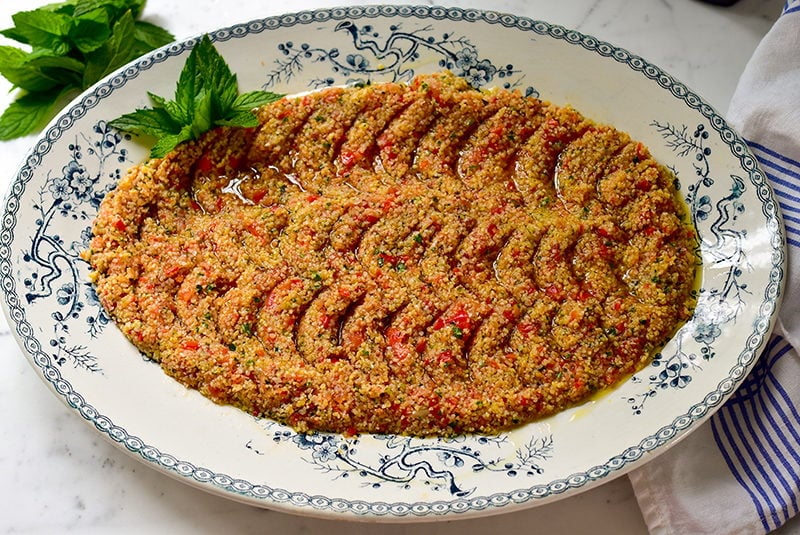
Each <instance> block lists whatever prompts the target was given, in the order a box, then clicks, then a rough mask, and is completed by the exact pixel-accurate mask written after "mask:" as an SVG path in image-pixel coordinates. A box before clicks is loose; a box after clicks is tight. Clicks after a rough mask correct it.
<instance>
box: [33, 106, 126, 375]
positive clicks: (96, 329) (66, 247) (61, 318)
mask: <svg viewBox="0 0 800 535" xmlns="http://www.w3.org/2000/svg"><path fill="white" fill-rule="evenodd" d="M93 131H94V134H95V136H96V137H95V139H89V138H88V137H85V136H84V137H83V138H82V139H76V140H75V141H74V142H73V143H70V144H68V146H67V148H68V150H69V159H68V160H67V163H66V165H64V166H63V167H62V168H61V174H60V175H56V176H52V175H50V174H48V176H47V179H46V180H45V182H44V186H43V187H42V188H41V189H40V191H39V194H38V202H37V203H36V204H35V205H34V209H35V210H37V211H38V213H39V214H40V215H39V217H38V218H37V220H36V231H35V233H34V234H33V236H32V237H31V245H30V248H28V249H27V250H26V251H25V253H24V254H23V257H22V260H23V262H24V263H25V264H26V265H28V266H30V271H29V272H28V273H27V275H26V276H25V277H24V278H23V284H24V285H25V288H26V293H25V299H26V301H27V302H28V303H29V304H32V303H35V302H37V301H39V300H41V299H45V300H47V299H48V298H50V297H51V296H55V303H56V304H57V305H58V308H57V310H54V311H53V312H52V313H51V317H52V319H53V331H54V332H53V333H52V337H51V338H50V340H49V345H50V348H51V351H52V353H51V356H52V358H53V360H54V362H55V363H57V364H58V365H63V364H65V363H67V362H70V363H72V364H73V365H74V366H76V367H78V368H83V369H85V370H88V371H91V372H99V371H101V368H100V364H99V362H98V360H97V357H96V356H95V355H92V354H91V353H90V352H89V351H88V350H87V348H86V347H85V346H84V345H82V344H72V343H70V341H69V340H70V330H71V326H72V324H73V323H75V322H76V321H79V320H81V319H83V320H84V328H85V329H86V331H87V332H88V333H89V335H90V336H92V337H95V336H97V335H99V334H100V333H101V332H102V330H103V328H104V327H105V326H106V325H107V324H108V322H109V317H108V314H107V313H106V312H105V310H104V309H103V307H102V306H101V305H100V302H99V300H98V299H97V295H96V294H95V291H94V286H92V284H91V283H90V282H88V281H87V280H86V277H85V276H83V275H82V273H81V267H80V266H81V264H82V263H83V261H82V260H81V258H80V253H81V251H82V250H84V249H86V248H87V247H88V246H89V240H90V239H91V226H90V223H91V220H92V218H93V217H94V216H95V215H96V213H97V209H98V207H99V206H100V202H101V201H102V199H103V197H104V196H105V194H106V193H107V192H108V191H110V190H111V189H112V188H113V185H112V184H115V183H116V181H117V180H118V179H119V178H120V175H121V169H120V164H122V163H126V162H128V158H127V154H128V151H127V149H125V148H123V147H122V146H121V144H122V141H123V137H122V136H121V135H120V134H119V133H117V132H115V131H113V130H112V129H111V128H110V127H109V126H108V125H107V124H106V123H105V121H100V122H98V123H97V124H96V125H95V126H94V129H93ZM102 184H106V185H102ZM65 220H66V221H70V220H71V221H73V222H74V221H82V222H86V226H85V227H84V228H83V230H82V231H81V232H80V233H79V239H78V240H77V241H73V242H71V243H66V242H65V240H64V239H63V238H62V237H61V235H60V234H59V232H58V229H59V228H61V227H62V226H63V225H64V223H65Z"/></svg>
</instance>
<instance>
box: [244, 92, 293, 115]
mask: <svg viewBox="0 0 800 535" xmlns="http://www.w3.org/2000/svg"><path fill="white" fill-rule="evenodd" d="M281 98H283V95H279V94H277V93H270V92H269V91H250V92H248V93H242V94H241V95H239V96H237V97H236V100H234V101H233V110H234V111H237V112H241V111H246V112H249V111H252V110H253V109H255V108H258V107H261V106H263V105H264V104H269V103H270V102H275V101H276V100H280V99H281Z"/></svg>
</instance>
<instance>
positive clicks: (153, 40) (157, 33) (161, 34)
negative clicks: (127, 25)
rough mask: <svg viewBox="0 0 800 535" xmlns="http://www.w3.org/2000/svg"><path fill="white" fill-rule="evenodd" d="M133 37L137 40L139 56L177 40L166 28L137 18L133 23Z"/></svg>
mask: <svg viewBox="0 0 800 535" xmlns="http://www.w3.org/2000/svg"><path fill="white" fill-rule="evenodd" d="M133 38H134V39H135V40H136V46H135V48H136V52H137V56H141V55H142V54H144V53H145V52H149V51H150V50H154V49H156V48H159V47H162V46H164V45H166V44H168V43H171V42H172V41H174V40H175V38H174V37H173V36H172V34H171V33H169V32H168V31H167V30H165V29H164V28H161V27H160V26H156V25H155V24H150V23H149V22H144V21H141V20H137V21H136V23H135V24H134V25H133Z"/></svg>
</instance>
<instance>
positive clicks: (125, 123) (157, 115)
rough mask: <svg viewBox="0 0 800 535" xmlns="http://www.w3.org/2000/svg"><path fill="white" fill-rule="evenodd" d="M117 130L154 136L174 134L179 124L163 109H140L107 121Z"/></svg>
mask: <svg viewBox="0 0 800 535" xmlns="http://www.w3.org/2000/svg"><path fill="white" fill-rule="evenodd" d="M108 124H109V125H111V126H113V127H114V128H116V129H118V130H122V131H124V132H131V133H134V134H143V135H146V136H152V137H155V138H160V137H165V136H169V135H174V134H177V133H178V132H180V130H181V125H180V124H179V123H177V122H175V121H173V120H172V118H171V117H170V116H169V114H168V113H167V112H166V111H165V110H163V109H154V110H153V109H140V110H136V111H135V112H133V113H127V114H125V115H123V116H122V117H118V118H117V119H114V120H113V121H110V122H109V123H108Z"/></svg>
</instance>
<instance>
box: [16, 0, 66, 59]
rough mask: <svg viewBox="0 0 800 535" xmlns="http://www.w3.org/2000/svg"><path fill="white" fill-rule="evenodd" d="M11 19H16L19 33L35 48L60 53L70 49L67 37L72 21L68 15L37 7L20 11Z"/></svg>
mask: <svg viewBox="0 0 800 535" xmlns="http://www.w3.org/2000/svg"><path fill="white" fill-rule="evenodd" d="M11 20H13V21H14V25H15V30H16V32H17V34H18V35H20V36H23V37H24V38H25V43H27V44H29V45H31V46H32V47H33V48H34V49H36V48H43V49H47V50H51V51H52V52H53V53H54V54H58V55H63V54H66V53H67V52H68V51H69V43H68V42H67V40H66V37H67V35H69V29H70V26H71V23H72V21H71V19H70V17H68V16H67V15H63V14H61V13H54V12H52V11H46V10H42V9H36V10H34V11H20V12H19V13H16V14H14V15H13V16H12V17H11Z"/></svg>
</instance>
